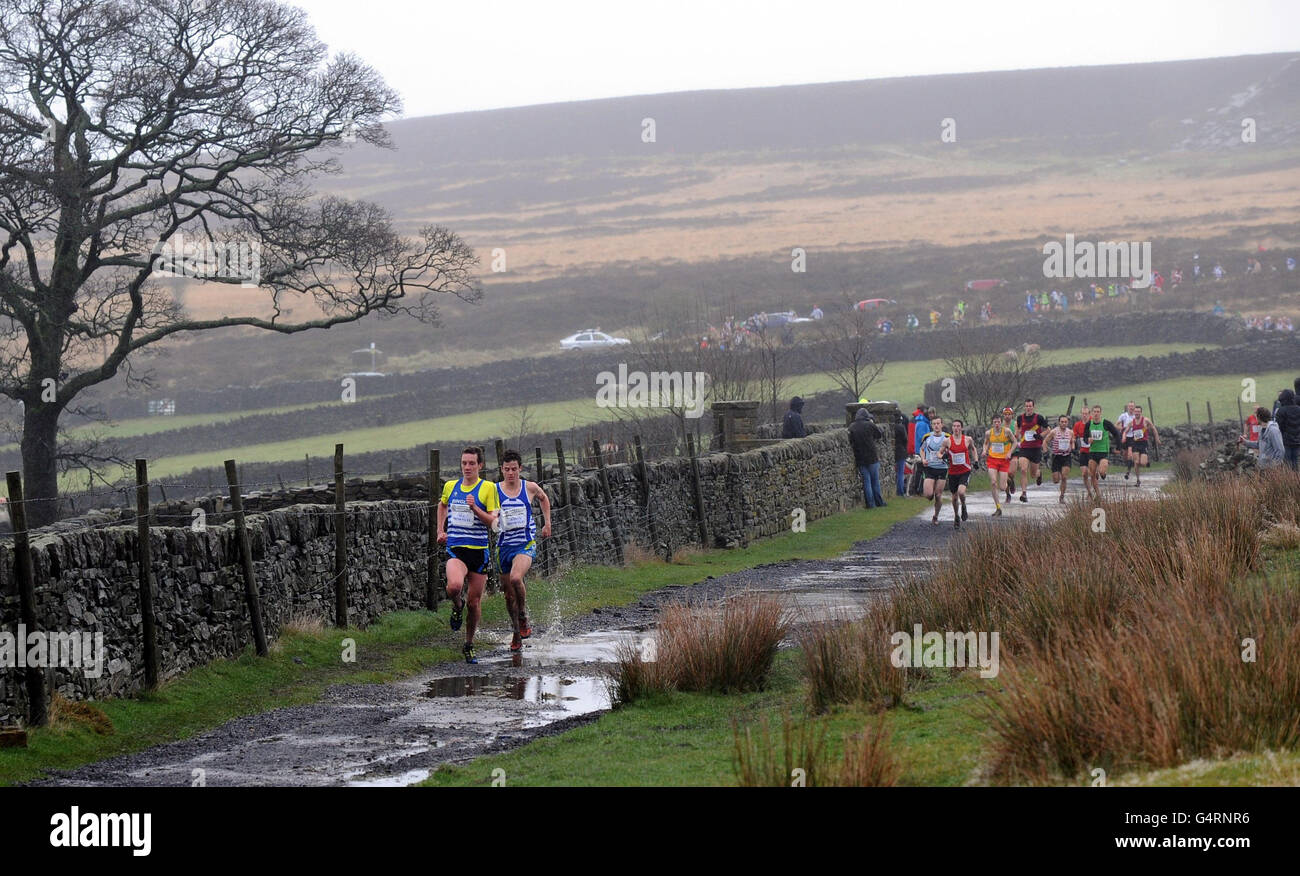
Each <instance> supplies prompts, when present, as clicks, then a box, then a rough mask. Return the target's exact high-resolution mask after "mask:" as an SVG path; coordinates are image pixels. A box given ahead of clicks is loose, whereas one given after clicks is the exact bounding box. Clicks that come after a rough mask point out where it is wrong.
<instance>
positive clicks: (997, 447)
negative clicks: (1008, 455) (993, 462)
mask: <svg viewBox="0 0 1300 876" xmlns="http://www.w3.org/2000/svg"><path fill="white" fill-rule="evenodd" d="M1006 447H1007V445H1006V443H1005V442H1003V441H994V442H993V443H992V444H990V445H989V453H1002V452H1003V451H1004V450H1006Z"/></svg>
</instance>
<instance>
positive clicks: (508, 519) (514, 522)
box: [501, 505, 528, 529]
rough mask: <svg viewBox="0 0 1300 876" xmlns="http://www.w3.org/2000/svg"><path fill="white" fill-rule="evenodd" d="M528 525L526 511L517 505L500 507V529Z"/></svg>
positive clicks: (518, 527) (520, 527) (519, 527)
mask: <svg viewBox="0 0 1300 876" xmlns="http://www.w3.org/2000/svg"><path fill="white" fill-rule="evenodd" d="M527 525H528V512H527V511H526V510H525V509H523V508H520V507H519V506H517V505H512V506H510V507H508V508H502V509H501V528H502V529H523V528H524V527H525V526H527Z"/></svg>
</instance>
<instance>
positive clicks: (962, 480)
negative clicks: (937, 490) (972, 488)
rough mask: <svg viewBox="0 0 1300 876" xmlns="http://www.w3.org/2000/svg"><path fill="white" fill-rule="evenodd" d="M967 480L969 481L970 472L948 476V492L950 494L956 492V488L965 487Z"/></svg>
mask: <svg viewBox="0 0 1300 876" xmlns="http://www.w3.org/2000/svg"><path fill="white" fill-rule="evenodd" d="M969 480H970V472H968V471H967V472H962V473H961V474H950V475H948V492H950V493H955V492H957V488H958V487H964V486H966V483H967V481H969Z"/></svg>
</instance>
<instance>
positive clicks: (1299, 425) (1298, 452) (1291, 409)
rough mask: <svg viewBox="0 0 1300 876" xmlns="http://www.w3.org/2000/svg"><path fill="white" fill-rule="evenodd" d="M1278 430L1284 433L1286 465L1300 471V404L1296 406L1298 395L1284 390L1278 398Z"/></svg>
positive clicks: (1283, 452)
mask: <svg viewBox="0 0 1300 876" xmlns="http://www.w3.org/2000/svg"><path fill="white" fill-rule="evenodd" d="M1277 400H1278V407H1277V414H1276V415H1275V416H1274V417H1273V419H1274V420H1276V421H1277V428H1278V430H1279V431H1280V432H1281V433H1282V454H1283V459H1285V460H1286V464H1287V465H1289V466H1291V468H1292V469H1300V404H1296V394H1295V393H1294V392H1293V391H1291V390H1289V389H1284V390H1282V393H1281V395H1279V396H1278V399H1277Z"/></svg>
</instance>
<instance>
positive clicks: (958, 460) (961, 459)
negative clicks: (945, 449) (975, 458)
mask: <svg viewBox="0 0 1300 876" xmlns="http://www.w3.org/2000/svg"><path fill="white" fill-rule="evenodd" d="M952 464H953V465H965V464H966V454H964V453H954V454H953V455H952Z"/></svg>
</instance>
